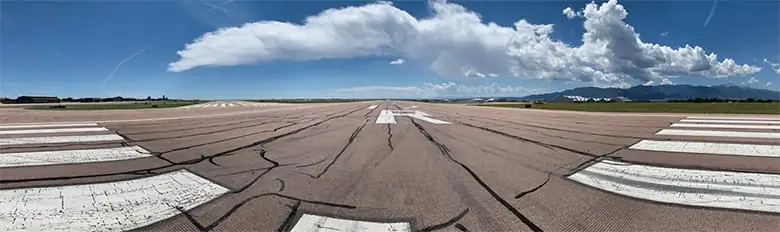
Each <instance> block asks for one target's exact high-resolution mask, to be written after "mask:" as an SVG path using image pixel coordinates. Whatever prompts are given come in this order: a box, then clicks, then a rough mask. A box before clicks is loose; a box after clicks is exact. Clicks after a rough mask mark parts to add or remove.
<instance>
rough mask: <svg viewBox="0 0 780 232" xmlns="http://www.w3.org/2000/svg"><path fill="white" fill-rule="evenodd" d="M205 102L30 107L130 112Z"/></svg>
mask: <svg viewBox="0 0 780 232" xmlns="http://www.w3.org/2000/svg"><path fill="white" fill-rule="evenodd" d="M199 103H203V102H193V101H186V102H148V103H118V104H117V103H105V104H102V103H101V104H98V103H95V104H76V105H41V106H28V107H25V109H31V110H129V109H161V108H173V107H179V106H187V105H193V104H199Z"/></svg>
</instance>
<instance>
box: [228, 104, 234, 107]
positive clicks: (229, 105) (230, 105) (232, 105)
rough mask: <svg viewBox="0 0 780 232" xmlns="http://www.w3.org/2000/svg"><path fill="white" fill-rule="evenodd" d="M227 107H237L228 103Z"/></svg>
mask: <svg viewBox="0 0 780 232" xmlns="http://www.w3.org/2000/svg"><path fill="white" fill-rule="evenodd" d="M227 105H228V107H234V106H236V105H235V104H233V103H228V104H227Z"/></svg>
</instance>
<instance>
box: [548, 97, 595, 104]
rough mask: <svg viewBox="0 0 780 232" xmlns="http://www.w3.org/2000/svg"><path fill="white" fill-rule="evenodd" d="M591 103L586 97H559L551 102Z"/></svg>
mask: <svg viewBox="0 0 780 232" xmlns="http://www.w3.org/2000/svg"><path fill="white" fill-rule="evenodd" d="M588 101H593V100H592V99H590V98H587V97H581V96H566V95H564V96H559V97H557V98H555V99H553V100H552V101H551V102H555V103H582V102H588Z"/></svg>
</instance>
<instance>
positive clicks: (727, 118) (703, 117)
mask: <svg viewBox="0 0 780 232" xmlns="http://www.w3.org/2000/svg"><path fill="white" fill-rule="evenodd" d="M686 119H717V120H759V121H760V120H777V121H780V117H774V118H766V117H707V116H701V117H699V116H691V117H686Z"/></svg>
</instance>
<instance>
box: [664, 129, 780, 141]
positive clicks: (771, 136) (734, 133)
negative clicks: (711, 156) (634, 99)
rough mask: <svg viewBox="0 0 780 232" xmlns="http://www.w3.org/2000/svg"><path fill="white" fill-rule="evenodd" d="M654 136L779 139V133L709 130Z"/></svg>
mask: <svg viewBox="0 0 780 232" xmlns="http://www.w3.org/2000/svg"><path fill="white" fill-rule="evenodd" d="M655 134H656V135H683V136H713V137H736V138H765V139H780V133H773V132H742V131H710V130H677V129H663V130H661V131H659V132H658V133H655Z"/></svg>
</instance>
